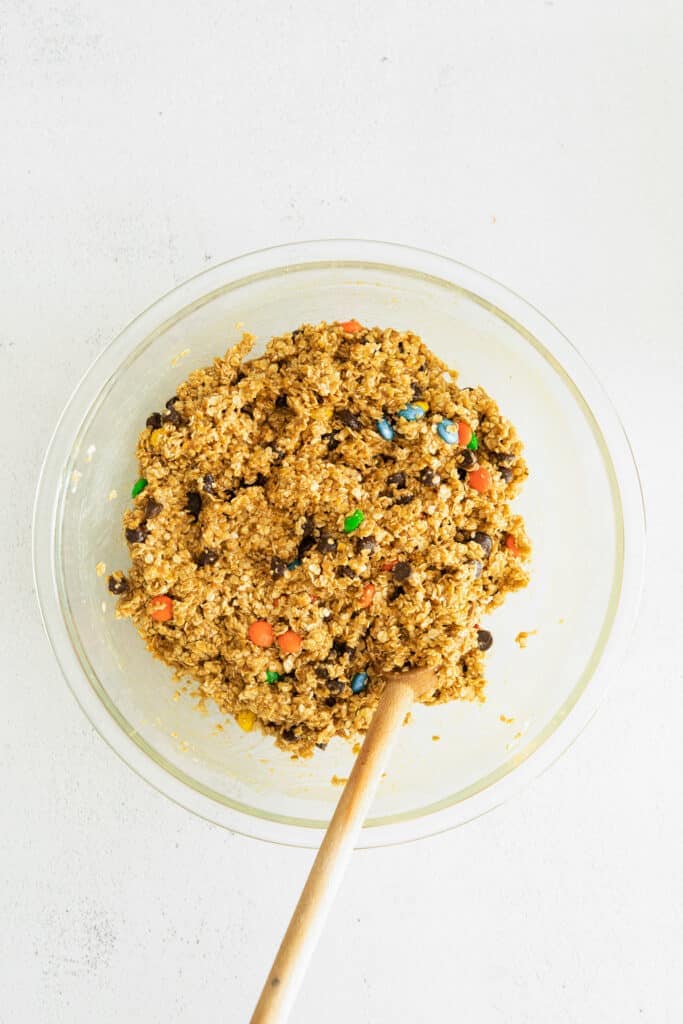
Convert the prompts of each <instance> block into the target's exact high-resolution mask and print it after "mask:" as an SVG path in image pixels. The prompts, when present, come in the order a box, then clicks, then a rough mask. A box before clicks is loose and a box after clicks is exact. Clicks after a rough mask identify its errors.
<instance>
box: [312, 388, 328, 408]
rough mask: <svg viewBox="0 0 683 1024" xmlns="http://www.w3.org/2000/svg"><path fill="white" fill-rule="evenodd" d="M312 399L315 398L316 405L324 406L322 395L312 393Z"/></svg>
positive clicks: (315, 392)
mask: <svg viewBox="0 0 683 1024" xmlns="http://www.w3.org/2000/svg"><path fill="white" fill-rule="evenodd" d="M313 397H314V398H315V400H316V402H317V403H318V405H324V404H325V399H324V398H323V396H322V395H319V394H318V392H317V391H314V392H313Z"/></svg>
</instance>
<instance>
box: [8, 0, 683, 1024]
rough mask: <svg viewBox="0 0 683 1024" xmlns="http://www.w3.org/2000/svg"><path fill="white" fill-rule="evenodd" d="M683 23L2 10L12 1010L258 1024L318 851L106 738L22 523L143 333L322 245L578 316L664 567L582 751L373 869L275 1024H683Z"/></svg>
mask: <svg viewBox="0 0 683 1024" xmlns="http://www.w3.org/2000/svg"><path fill="white" fill-rule="evenodd" d="M680 11H681V9H680V5H678V4H677V3H676V2H675V0H672V2H671V3H666V2H661V0H660V2H653V3H647V4H646V3H644V2H643V3H635V2H633V0H631V2H621V3H619V4H617V3H613V2H603V3H599V4H596V3H594V2H593V0H591V2H586V0H580V2H579V0H574V2H567V0H555V2H551V0H546V2H543V0H535V2H531V0H516V2H515V3H510V2H503V0H501V2H488V3H483V2H480V3H475V2H469V3H464V2H461V3H452V2H451V3H449V2H446V0H444V2H439V3H425V4H422V5H420V4H418V3H417V2H412V3H408V2H399V0H393V2H386V0H381V2H380V0H375V3H373V4H361V3H358V2H347V3H339V4H327V3H324V2H318V3H313V2H310V3H307V2H301V0H295V2H293V3H290V4H276V3H270V4H268V3H266V2H263V0H250V2H246V0H245V2H238V3H235V2H230V0H228V2H219V0H210V2H206V0H205V2H204V3H201V4H184V3H183V4H181V3H177V2H166V3H161V2H159V3H154V2H149V0H140V2H137V3H132V2H130V0H121V2H119V3H116V4H110V3H107V4H104V3H101V2H98V3H93V2H87V0H81V2H78V0H73V2H65V0H57V2H53V3H49V4H48V3H44V2H30V0H0V124H2V126H3V128H2V155H1V157H0V196H1V199H0V249H1V253H2V268H1V277H0V294H1V301H0V421H1V424H0V426H1V431H2V438H3V445H2V448H3V454H2V462H3V479H4V487H3V501H2V503H1V504H0V545H1V550H2V569H1V572H0V599H1V601H2V604H1V607H2V647H3V655H4V657H3V670H2V676H3V678H2V682H3V687H2V694H3V696H2V699H3V709H2V716H1V722H0V736H1V744H0V770H1V771H2V797H1V801H2V815H1V817H2V828H1V829H0V919H1V921H2V927H1V928H0V991H1V992H2V996H1V1000H0V1020H2V1021H3V1022H5V1021H7V1022H12V1024H14V1022H22V1024H23V1022H31V1024H32V1022H34V1021H35V1022H43V1021H45V1022H50V1024H51V1022H57V1021H59V1022H61V1021H68V1022H74V1024H80V1022H81V1021H83V1022H85V1021H88V1022H89V1021H92V1020H96V1021H98V1022H99V1024H115V1022H116V1024H121V1022H135V1024H137V1022H145V1024H150V1022H164V1024H168V1022H178V1021H183V1022H184V1021H197V1020H201V1021H204V1022H207V1024H208V1022H211V1024H212V1022H214V1021H215V1022H219V1021H220V1022H226V1021H229V1022H236V1024H239V1022H242V1021H246V1020H247V1019H248V1016H249V1011H250V1008H251V1006H252V1003H253V1001H254V999H255V997H256V995H257V992H258V990H259V988H260V983H261V980H262V977H263V975H264V972H265V971H266V969H267V967H268V966H269V962H270V958H271V955H272V953H273V952H274V949H275V947H276V945H277V942H278V941H279V938H280V935H281V932H282V930H283V927H284V925H285V923H286V921H287V919H288V917H289V913H290V911H291V909H292V906H293V904H294V902H295V898H296V895H297V892H298V890H299V888H300V886H301V884H302V882H303V880H304V877H305V875H306V872H307V869H308V867H309V864H310V862H311V859H312V854H311V853H310V852H303V851H297V850H288V849H278V848H275V847H269V846H265V845H261V844H259V843H256V842H253V841H249V840H247V839H243V838H239V837H237V836H231V835H228V834H225V833H223V832H221V831H219V830H218V829H217V828H214V827H212V826H210V825H208V824H206V823H204V822H203V821H200V820H196V819H194V818H192V817H191V816H190V815H189V814H188V813H186V812H184V811H182V810H180V809H179V808H177V807H175V806H174V805H172V804H171V803H170V802H168V801H167V800H166V799H164V798H163V797H161V796H159V795H158V794H157V793H155V792H154V791H152V790H151V789H149V788H147V787H146V786H145V785H144V784H143V783H142V782H140V781H139V780H138V779H137V778H136V777H135V776H133V774H132V773H131V772H130V771H129V770H128V769H127V768H126V767H125V766H124V765H123V764H121V763H120V762H119V761H118V760H117V759H116V757H115V756H114V755H113V754H112V753H111V752H110V751H109V750H108V749H107V748H106V747H105V746H104V744H103V743H102V742H101V741H100V740H99V738H98V737H97V736H96V735H94V733H93V731H92V729H91V728H90V726H89V725H88V723H87V722H86V721H85V719H84V718H83V716H82V714H81V712H80V711H79V709H78V708H77V706H76V704H75V702H74V700H73V698H72V697H71V696H70V694H69V692H68V690H67V688H66V686H65V685H64V683H63V682H62V680H61V678H60V676H59V673H58V671H57V669H56V666H55V663H54V661H53V658H52V656H51V652H50V650H49V648H48V645H47V641H46V640H45V639H44V637H43V635H42V631H41V627H40V624H39V620H38V614H37V610H36V607H35V600H34V595H33V588H32V583H31V577H30V512H31V504H32V499H33V491H34V487H35V482H36V476H37V472H38V468H39V464H40V460H41V456H42V451H43V449H44V447H45V445H46V443H47V440H48V438H49V436H50V433H51V431H52V429H53V426H54V424H55V421H56V418H57V416H58V414H59V412H60V410H61V408H62V406H63V404H64V402H65V401H66V399H67V397H68V395H69V393H70V391H71V389H72V387H73V385H74V383H75V381H76V379H77V378H78V376H79V375H80V374H81V373H82V372H83V371H84V370H85V368H86V367H87V366H88V364H89V363H90V362H91V360H92V359H93V357H94V356H95V355H96V354H97V353H98V352H99V351H100V350H101V349H102V348H103V346H104V345H105V344H106V343H107V342H108V341H109V340H110V339H111V338H112V337H113V335H114V334H115V333H117V332H118V331H119V330H120V329H121V328H122V327H123V326H124V324H125V323H126V322H127V321H128V320H129V319H130V318H131V317H132V316H133V315H134V314H135V313H137V312H138V311H139V310H140V309H141V308H142V307H144V306H145V305H147V304H148V303H149V302H150V301H152V300H153V299H155V298H156V297H157V296H158V295H159V294H161V293H162V292H164V291H166V290H167V289H169V288H170V287H172V286H173V285H174V284H176V283H178V282H180V281H181V280H183V279H184V278H185V277H187V276H188V275H190V274H192V273H194V272H196V271H198V270H201V269H202V268H203V267H205V266H206V265H207V264H210V263H212V262H214V261H217V260H220V259H224V258H227V257H229V256H233V255H237V254H239V253H241V252H243V251H245V250H249V249H254V248H258V247H262V246H266V245H271V244H274V243H277V242H282V241H288V240H295V239H303V238H309V237H321V236H335V235H351V236H354V235H355V236H364V237H370V238H375V237H376V238H385V239H388V240H393V241H403V242H407V243H410V244H414V245H418V246H424V247H427V248H432V249H435V250H439V251H442V252H444V253H445V254H447V255H451V256H455V257H456V258H458V259H461V260H463V261H464V262H466V263H469V264H471V265H472V266H475V267H477V268H478V269H480V270H483V271H485V272H487V273H489V274H491V275H492V276H494V277H496V278H498V279H499V280H501V281H503V282H504V283H505V284H507V285H508V286H510V287H512V288H513V289H515V290H517V291H519V292H520V293H521V294H522V295H524V296H525V297H526V298H527V299H529V300H530V301H531V302H532V303H534V304H535V305H537V306H538V307H539V308H540V309H542V310H543V311H544V312H545V313H546V314H547V315H548V316H549V317H550V318H551V319H552V320H554V321H555V322H556V323H557V324H559V325H560V327H561V328H562V329H563V330H564V331H565V332H566V333H567V334H568V335H569V337H570V338H572V340H573V341H574V342H575V343H576V345H577V346H578V347H579V349H580V350H581V351H582V352H583V354H584V355H585V356H586V357H587V359H588V360H589V362H590V363H591V364H592V366H593V368H594V369H595V370H596V371H597V373H598V375H599V376H600V377H601V378H602V379H603V380H604V381H605V382H606V383H607V385H608V388H609V390H610V392H611V394H612V397H613V399H614V401H615V403H616V405H617V407H618V409H619V410H620V412H621V414H622V416H623V419H624V421H625V423H626V427H627V429H628V431H629V433H630V435H631V438H632V441H633V445H634V448H635V452H636V456H637V459H638V461H639V465H640V468H641V472H642V476H643V482H644V487H645V490H646V497H647V502H648V513H649V565H648V572H647V581H646V592H645V597H644V603H643V608H642V615H641V617H640V621H639V625H638V628H637V632H636V635H635V636H634V638H633V642H632V645H631V648H630V651H629V652H628V657H627V659H626V661H625V663H624V669H623V672H622V674H621V676H620V678H619V679H616V680H615V681H614V686H613V690H612V693H611V698H610V700H609V702H608V704H607V705H606V706H605V707H604V708H603V710H602V711H601V712H600V713H599V715H598V717H597V718H596V720H595V721H594V722H593V723H592V725H591V726H590V727H589V729H588V731H587V732H586V734H585V735H584V736H583V737H582V738H581V739H580V740H579V742H578V743H577V744H576V745H575V747H574V748H573V749H572V750H571V751H570V752H569V753H568V754H567V755H566V756H565V757H564V758H563V759H562V760H561V761H560V762H559V763H558V764H557V765H556V766H555V767H554V768H552V769H551V770H550V771H549V772H548V773H546V775H545V776H544V777H543V778H541V779H540V780H539V781H538V782H536V783H535V784H534V785H533V786H532V787H531V788H530V789H528V790H527V791H526V792H524V793H523V794H522V795H521V797H519V798H518V799H516V800H515V801H513V802H512V803H510V804H509V805H508V806H506V807H503V808H501V809H499V810H497V811H496V812H494V813H493V814H491V815H489V816H488V817H486V818H484V819H482V820H480V821H478V822H476V823H474V824H471V825H469V826H467V827H466V828H464V829H461V830H460V831H458V832H456V833H451V834H449V835H445V836H441V837H440V838H437V839H433V840H428V841H424V842H421V843H419V844H417V845H413V846H407V847H402V848H396V849H387V850H383V851H379V852H368V853H362V854H358V855H356V858H355V859H354V862H353V865H352V867H351V870H350V871H349V874H348V877H347V879H346V882H345V884H344V887H343V890H342V893H341V897H340V899H339V900H338V902H337V904H336V907H335V909H334V912H333V914H332V918H331V920H330V922H329V926H328V928H327V930H326V933H325V935H324V938H323V941H322V942H321V945H320V947H319V950H318V952H317V954H316V956H315V959H314V961H313V963H312V967H311V970H310V973H309V975H308V978H307V980H306V983H305V986H304V989H303V991H302V994H301V997H300V1000H299V1002H298V1005H297V1008H296V1011H295V1014H294V1020H295V1021H296V1022H300V1024H314V1022H316V1024H317V1022H319V1021H320V1020H321V1019H324V1020H325V1021H326V1022H328V1024H341V1022H346V1021H354V1022H357V1024H367V1022H373V1024H389V1022H391V1024H394V1022H414V1021H415V1022H417V1021H420V1022H421V1021H427V1020H439V1021H442V1020H448V1021H451V1020H453V1021H463V1022H464V1021H467V1022H485V1024H502V1022H505V1024H522V1022H534V1024H535V1022H543V1024H547V1022H553V1024H569V1022H572V1024H573V1022H581V1024H585V1022H593V1021H595V1022H598V1021H599V1022H609V1024H611V1022H618V1024H631V1022H638V1024H640V1022H652V1024H667V1022H673V1021H680V1020H681V1015H682V1012H683V1011H682V1010H681V1005H682V1003H683V998H682V996H681V981H680V961H681V953H682V938H681V936H682V928H681V920H680V913H681V906H682V905H683V885H682V882H681V877H682V865H683V850H682V847H683V826H682V801H681V797H682V788H683V786H682V778H683V756H682V753H681V751H682V748H683V718H682V715H683V674H682V672H681V667H680V634H681V627H680V611H681V600H680V598H681V587H682V583H683V560H682V557H681V550H682V548H683V540H682V539H681V527H680V511H679V510H680V508H681V502H682V500H683V486H682V483H681V480H682V477H683V472H682V470H681V465H680V460H681V450H682V445H681V439H680V438H681V429H680V412H679V411H677V410H679V409H680V401H681V388H682V385H683V372H682V360H683V356H682V352H683V341H682V338H681V325H682V323H683V303H682V301H681V269H682V257H683V242H682V239H683V201H682V185H681V182H682V181H683V159H682V153H681V141H680V139H681V133H680V123H681V99H682V87H683V74H682V72H681V62H680V49H681V43H682V41H683V40H682V35H683V32H682V30H683V19H682V18H681V13H680ZM577 571H579V569H578V567H577ZM580 571H583V572H585V573H586V586H590V566H584V567H581V568H580Z"/></svg>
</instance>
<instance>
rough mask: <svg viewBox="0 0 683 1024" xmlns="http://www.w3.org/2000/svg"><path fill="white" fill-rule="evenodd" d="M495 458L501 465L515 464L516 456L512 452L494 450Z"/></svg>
mask: <svg viewBox="0 0 683 1024" xmlns="http://www.w3.org/2000/svg"><path fill="white" fill-rule="evenodd" d="M493 458H494V459H495V460H496V462H497V463H498V465H499V466H514V464H515V456H514V455H512V453H511V452H494V453H493Z"/></svg>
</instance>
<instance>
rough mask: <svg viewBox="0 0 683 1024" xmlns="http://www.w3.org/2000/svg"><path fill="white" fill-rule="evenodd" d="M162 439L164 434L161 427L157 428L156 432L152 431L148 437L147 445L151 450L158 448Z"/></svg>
mask: <svg viewBox="0 0 683 1024" xmlns="http://www.w3.org/2000/svg"><path fill="white" fill-rule="evenodd" d="M163 438H164V432H163V430H162V429H161V427H158V428H157V429H156V430H153V431H152V433H151V434H150V435H149V443H150V445H151V446H152V448H158V447H159V445H160V444H161V442H162V440H163Z"/></svg>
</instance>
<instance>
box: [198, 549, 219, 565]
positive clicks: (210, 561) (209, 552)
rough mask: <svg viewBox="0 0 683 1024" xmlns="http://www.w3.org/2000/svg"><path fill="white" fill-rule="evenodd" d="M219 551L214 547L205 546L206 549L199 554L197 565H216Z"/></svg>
mask: <svg viewBox="0 0 683 1024" xmlns="http://www.w3.org/2000/svg"><path fill="white" fill-rule="evenodd" d="M219 557H220V556H219V553H218V551H214V550H213V548H204V550H203V551H202V552H201V553H200V554H199V555H197V565H199V566H202V565H214V564H215V563H216V562H217V561H218V559H219Z"/></svg>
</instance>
